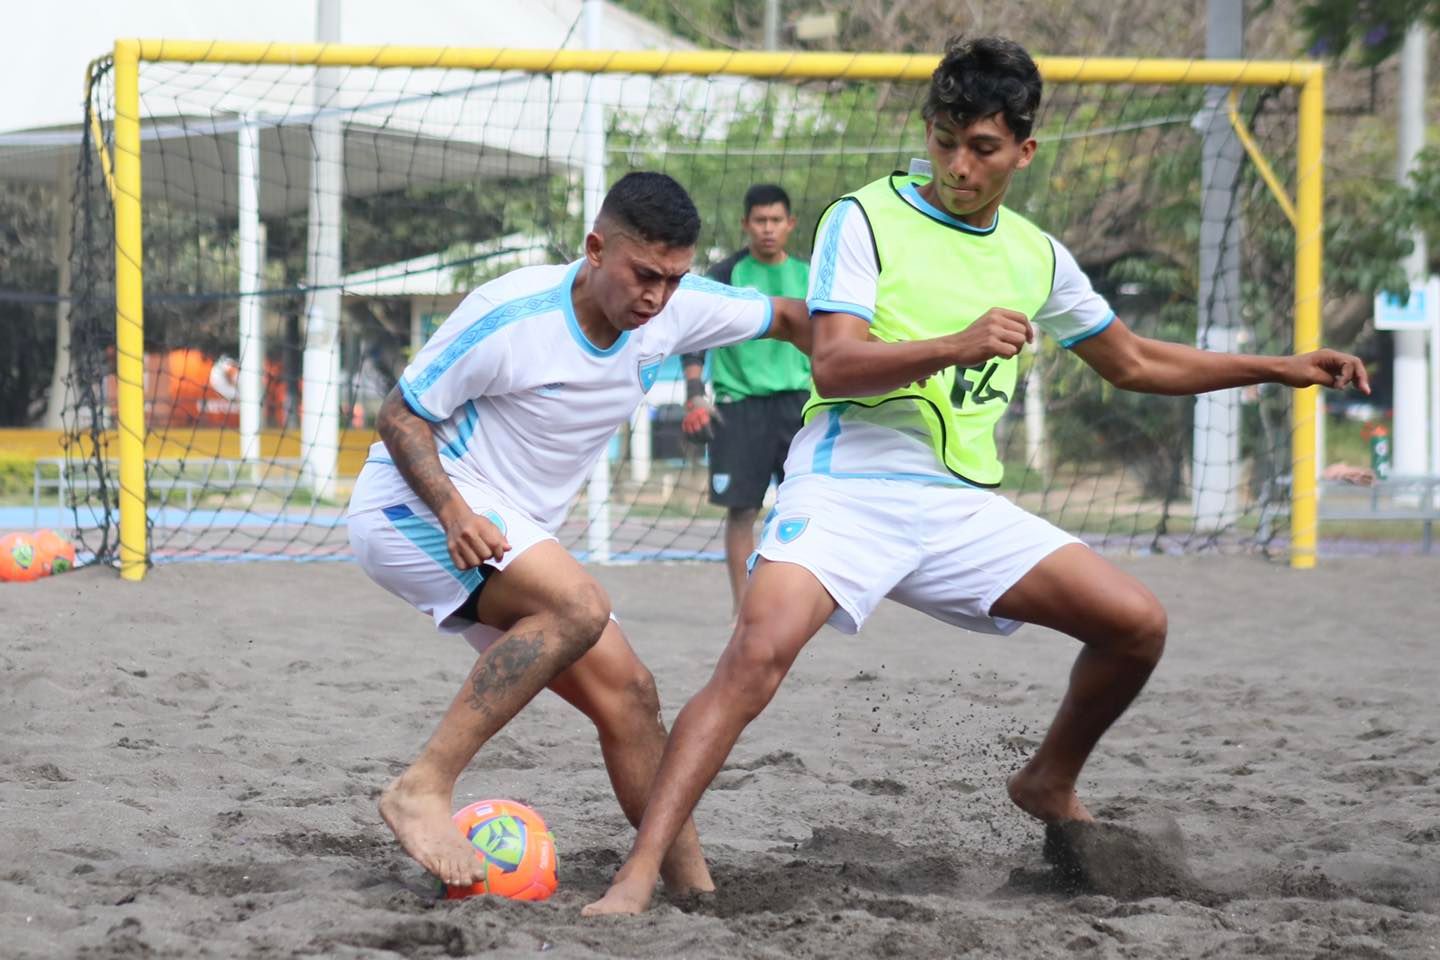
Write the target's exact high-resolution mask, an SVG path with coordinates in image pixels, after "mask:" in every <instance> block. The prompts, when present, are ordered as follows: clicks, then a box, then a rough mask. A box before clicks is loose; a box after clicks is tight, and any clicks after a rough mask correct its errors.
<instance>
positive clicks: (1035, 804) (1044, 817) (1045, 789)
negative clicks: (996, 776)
mask: <svg viewBox="0 0 1440 960" xmlns="http://www.w3.org/2000/svg"><path fill="white" fill-rule="evenodd" d="M1005 787H1006V789H1007V790H1008V791H1009V793H1010V799H1011V801H1013V802H1014V804H1015V806H1017V807H1019V808H1020V809H1021V810H1024V811H1025V812H1026V813H1028V814H1030V816H1032V817H1034V818H1035V819H1036V820H1039V821H1041V822H1042V823H1064V822H1066V821H1070V820H1078V821H1080V822H1082V823H1094V822H1095V818H1094V817H1093V816H1091V815H1090V811H1089V810H1086V809H1085V805H1084V804H1083V803H1081V802H1080V798H1079V797H1077V796H1075V787H1074V785H1073V784H1070V783H1057V782H1054V781H1050V780H1047V779H1046V778H1045V777H1043V776H1041V775H1039V774H1037V773H1035V772H1034V771H1033V770H1031V769H1030V766H1029V765H1028V764H1027V765H1026V766H1025V767H1024V768H1022V769H1021V770H1020V772H1019V773H1017V774H1015V775H1014V776H1013V777H1011V778H1010V779H1009V780H1008V781H1006V783H1005Z"/></svg>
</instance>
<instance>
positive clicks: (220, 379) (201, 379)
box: [146, 347, 240, 427]
mask: <svg viewBox="0 0 1440 960" xmlns="http://www.w3.org/2000/svg"><path fill="white" fill-rule="evenodd" d="M146 359H147V360H148V359H149V358H148V357H147V358H146ZM146 366H147V367H148V366H149V364H148V363H147V364H146ZM155 373H156V379H155V389H154V392H153V394H152V396H153V397H154V400H153V401H152V402H151V406H150V422H151V424H152V425H155V426H159V425H162V424H164V425H169V426H189V425H198V426H206V427H234V426H238V425H239V423H240V409H239V407H238V406H237V405H236V404H235V379H236V377H237V376H238V374H239V369H238V368H237V366H236V364H235V361H233V360H230V359H229V358H221V360H219V361H218V362H217V361H216V359H215V358H213V357H211V356H210V355H208V354H206V353H204V352H203V351H200V350H195V349H192V348H190V347H179V348H177V349H175V350H171V351H170V352H169V353H167V354H165V355H164V357H162V358H161V360H160V363H159V365H158V369H157V370H156V371H155Z"/></svg>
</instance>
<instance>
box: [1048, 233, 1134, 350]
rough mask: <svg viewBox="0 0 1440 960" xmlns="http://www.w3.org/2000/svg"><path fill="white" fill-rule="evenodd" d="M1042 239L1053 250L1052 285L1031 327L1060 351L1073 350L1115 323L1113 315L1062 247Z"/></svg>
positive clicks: (1072, 258)
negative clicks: (1047, 297) (1049, 337)
mask: <svg viewBox="0 0 1440 960" xmlns="http://www.w3.org/2000/svg"><path fill="white" fill-rule="evenodd" d="M1046 236H1047V237H1049V239H1050V246H1051V247H1053V248H1054V249H1055V282H1054V283H1053V284H1051V286H1050V297H1049V299H1047V300H1046V301H1045V305H1044V306H1042V307H1041V308H1040V310H1039V312H1038V313H1036V314H1035V326H1037V327H1039V328H1040V329H1041V330H1044V331H1045V333H1047V334H1049V335H1050V336H1051V337H1054V338H1055V339H1056V340H1058V341H1059V342H1060V345H1061V346H1062V347H1073V346H1075V345H1076V344H1077V343H1081V342H1083V341H1085V340H1088V339H1090V338H1091V337H1093V336H1095V335H1096V334H1098V333H1101V332H1103V331H1104V330H1105V328H1106V327H1108V326H1110V324H1111V323H1113V322H1114V321H1115V311H1114V310H1111V309H1110V304H1109V303H1107V302H1106V300H1105V298H1104V297H1102V296H1101V295H1100V294H1098V293H1096V292H1095V288H1094V287H1093V286H1092V285H1091V283H1090V278H1089V277H1088V276H1086V275H1085V271H1084V270H1081V269H1080V264H1078V263H1076V262H1075V257H1074V255H1073V254H1071V253H1070V251H1069V250H1067V249H1066V248H1065V244H1063V243H1061V242H1060V241H1059V240H1056V239H1055V238H1054V237H1050V235H1049V234H1046Z"/></svg>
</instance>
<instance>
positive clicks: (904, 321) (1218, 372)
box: [586, 38, 1369, 914]
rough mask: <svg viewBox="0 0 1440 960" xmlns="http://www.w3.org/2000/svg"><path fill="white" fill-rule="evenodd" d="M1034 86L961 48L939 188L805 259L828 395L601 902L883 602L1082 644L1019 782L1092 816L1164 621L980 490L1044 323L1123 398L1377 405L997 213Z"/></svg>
mask: <svg viewBox="0 0 1440 960" xmlns="http://www.w3.org/2000/svg"><path fill="white" fill-rule="evenodd" d="M1040 92H1041V82H1040V74H1039V71H1038V70H1037V69H1036V67H1035V63H1034V61H1033V60H1031V58H1030V56H1029V54H1027V53H1026V52H1025V50H1024V49H1022V48H1021V47H1020V46H1018V45H1017V44H1015V43H1012V42H1010V41H1008V40H1004V39H1000V38H982V39H978V40H963V39H961V38H955V39H953V40H952V41H951V42H950V43H949V44H948V45H947V48H946V52H945V56H944V58H943V60H942V61H941V63H940V66H939V67H938V68H937V69H936V71H935V73H934V75H933V77H932V79H931V84H930V91H929V95H928V98H927V100H926V103H925V107H924V117H925V141H926V150H927V152H928V153H929V156H930V163H931V169H932V170H933V173H934V178H933V179H930V178H929V177H917V176H905V175H896V176H892V177H887V178H885V179H883V180H880V181H877V182H875V183H872V184H870V185H868V186H865V187H862V188H861V189H859V190H857V191H855V192H854V193H852V194H850V195H849V196H848V197H847V198H844V199H842V200H841V201H839V202H837V203H836V204H835V205H834V206H832V208H831V209H830V210H829V211H828V212H827V215H826V217H825V219H824V221H823V222H822V224H821V228H820V231H819V236H818V239H817V243H816V254H815V258H814V260H813V262H812V263H811V283H810V296H809V306H810V311H811V314H812V317H813V319H814V323H815V329H814V351H813V353H812V358H811V363H812V367H813V372H814V381H815V392H814V394H813V395H812V397H811V400H810V403H809V404H808V406H807V422H806V425H805V426H804V427H803V428H802V429H801V431H800V433H799V434H797V435H796V438H795V442H794V444H793V445H792V446H791V449H790V456H789V459H788V460H787V461H786V464H785V475H786V478H785V482H784V483H783V484H782V485H781V487H780V493H779V499H778V501H777V503H776V509H775V516H774V518H773V519H772V520H771V521H770V522H769V523H767V525H766V529H765V532H764V533H763V534H762V536H761V544H760V551H759V553H760V557H761V558H762V559H761V560H760V562H759V563H758V565H757V567H756V569H755V571H754V573H753V575H752V577H751V581H750V586H749V589H748V590H747V591H746V593H745V601H744V604H743V606H742V607H741V611H740V618H739V621H738V623H737V625H736V628H735V633H734V635H733V636H732V637H731V640H730V644H729V646H728V647H727V648H726V649H725V652H724V654H723V655H722V656H721V658H720V662H719V664H718V665H717V666H716V668H715V673H714V675H713V676H712V677H711V679H710V681H709V683H707V684H706V686H705V687H704V688H703V689H702V690H701V691H700V692H699V693H698V694H696V695H695V697H694V698H692V699H691V700H690V702H689V703H688V704H687V705H686V706H685V708H684V709H683V710H682V711H681V712H680V715H679V717H678V718H677V719H676V721H675V726H674V729H673V731H672V732H671V734H670V741H669V743H668V745H667V746H666V750H665V757H664V760H663V761H662V763H661V766H660V771H659V772H658V773H657V774H656V777H655V781H654V786H653V787H652V789H651V793H650V799H649V802H648V804H647V805H646V808H645V816H644V818H643V820H642V822H641V826H640V831H639V834H638V835H637V837H636V839H635V845H634V847H633V848H632V850H631V853H630V857H629V859H628V860H627V861H626V863H625V864H624V866H622V867H621V869H620V871H619V873H618V874H617V875H616V877H615V881H614V883H613V884H612V886H611V888H610V890H609V892H608V893H606V895H605V896H604V897H603V898H602V899H601V900H599V901H597V902H596V903H594V904H591V905H590V906H589V907H587V908H586V912H587V913H589V914H600V913H633V912H638V911H640V910H643V909H645V907H646V906H647V905H648V903H649V900H650V896H651V892H652V890H653V889H654V885H655V880H656V877H657V875H658V874H657V871H658V867H659V864H660V862H661V857H662V856H663V855H664V852H665V850H666V849H667V847H668V846H669V845H670V842H671V840H672V839H673V838H674V837H675V836H676V835H677V833H678V831H679V830H680V829H681V826H682V825H683V824H684V823H685V822H686V820H687V818H688V817H689V815H690V812H691V810H692V809H693V808H694V806H695V804H696V802H697V801H698V800H699V799H700V795H701V794H702V793H703V792H704V790H705V788H706V786H707V785H708V784H709V783H710V781H711V779H713V778H714V776H715V774H716V773H717V772H718V771H719V770H720V768H721V765H722V764H723V763H724V761H725V758H726V756H727V755H728V754H729V752H730V749H731V748H732V747H733V746H734V744H735V741H736V740H737V739H738V738H739V736H740V733H741V731H743V730H744V728H745V726H746V725H747V724H748V723H749V722H750V721H751V720H753V719H754V718H755V717H756V716H758V715H759V714H760V712H761V711H762V710H763V709H764V708H765V706H766V705H767V704H768V703H769V702H770V699H771V697H773V696H774V694H775V691H776V690H777V689H778V688H779V686H780V682H781V681H782V680H783V679H784V677H785V674H786V672H787V671H788V670H789V669H790V665H791V664H792V663H793V662H794V660H795V657H796V656H797V655H798V654H799V652H800V650H801V648H802V647H804V645H805V644H806V643H807V642H809V640H810V638H811V637H812V636H813V635H814V634H815V632H816V631H817V630H819V628H820V626H821V625H822V624H824V623H825V622H827V621H829V622H830V623H832V624H833V625H835V626H836V627H838V628H839V629H841V630H844V631H847V632H851V633H853V632H855V631H857V630H858V629H859V628H860V626H861V624H862V623H863V622H864V620H865V618H866V617H867V616H868V615H869V614H870V612H871V611H872V610H874V608H875V606H876V605H877V604H878V603H879V602H880V599H881V598H882V597H885V596H889V597H890V598H892V599H894V600H897V601H899V602H900V603H903V604H906V605H907V606H911V607H914V608H916V609H918V610H921V611H923V612H925V613H928V614H929V615H930V616H932V617H935V618H936V619H939V620H942V621H944V622H947V623H952V624H956V625H959V626H963V627H965V628H966V629H969V630H977V631H982V632H988V633H998V634H1009V633H1011V632H1013V631H1014V630H1016V629H1018V628H1019V627H1020V625H1021V624H1024V623H1036V624H1040V625H1042V626H1046V627H1050V628H1051V629H1054V630H1058V631H1061V632H1064V633H1067V634H1069V635H1070V636H1072V637H1074V638H1076V639H1077V640H1079V641H1080V642H1081V643H1082V644H1083V645H1084V646H1083V647H1082V649H1081V651H1080V654H1079V657H1078V658H1077V659H1076V661H1075V665H1074V668H1073V669H1072V671H1071V674H1070V685H1069V689H1068V690H1067V691H1066V693H1065V696H1064V699H1063V700H1062V702H1061V704H1060V709H1059V712H1058V713H1057V715H1056V717H1055V719H1054V721H1053V722H1052V724H1051V726H1050V729H1049V731H1048V732H1047V733H1046V735H1045V738H1044V740H1043V741H1042V742H1041V744H1040V746H1039V747H1038V748H1037V749H1036V751H1035V754H1034V756H1032V757H1031V758H1030V760H1029V761H1028V762H1027V763H1026V764H1025V766H1024V767H1023V768H1022V769H1021V770H1020V772H1019V773H1017V774H1015V775H1014V776H1013V777H1011V778H1010V781H1009V784H1008V788H1009V794H1010V798H1011V799H1012V800H1013V801H1014V803H1015V804H1016V805H1017V806H1018V807H1019V808H1020V809H1021V810H1023V811H1025V812H1026V813H1028V814H1030V815H1031V816H1033V817H1036V818H1037V819H1039V820H1042V821H1044V822H1047V823H1056V822H1061V821H1066V820H1090V819H1091V816H1090V813H1089V812H1088V811H1087V810H1086V809H1085V807H1084V805H1083V804H1081V802H1080V800H1079V798H1078V797H1077V796H1076V794H1075V784H1076V781H1077V779H1078V778H1079V776H1080V771H1081V769H1082V768H1083V767H1084V765H1085V761H1086V759H1087V758H1088V757H1089V755H1090V752H1091V751H1092V750H1093V749H1094V747H1095V745H1096V743H1097V742H1098V741H1099V739H1100V737H1101V736H1102V735H1103V734H1104V733H1105V731H1106V730H1107V729H1109V727H1110V726H1111V724H1113V723H1114V722H1115V721H1116V720H1117V719H1118V718H1119V717H1120V715H1121V714H1122V713H1123V712H1124V711H1125V709H1126V708H1127V707H1128V706H1129V705H1130V702H1131V701H1132V700H1134V698H1135V697H1136V695H1137V694H1139V692H1140V690H1141V688H1142V687H1143V686H1144V685H1145V681H1146V680H1147V678H1148V677H1149V676H1150V672H1151V671H1152V670H1153V669H1154V668H1155V665H1156V664H1157V663H1158V662H1159V659H1160V654H1161V651H1162V650H1163V649H1164V646H1165V634H1166V617H1165V610H1164V608H1163V607H1161V605H1160V603H1159V601H1158V600H1157V599H1156V598H1155V596H1154V595H1153V594H1151V593H1150V591H1149V590H1147V589H1146V588H1145V587H1144V586H1143V585H1142V584H1141V583H1139V582H1138V581H1137V580H1135V579H1134V578H1133V577H1131V576H1129V575H1128V574H1126V573H1124V572H1122V571H1121V570H1119V569H1117V568H1116V567H1114V566H1113V565H1111V564H1110V563H1109V562H1108V561H1107V560H1105V559H1104V558H1102V557H1100V556H1099V555H1098V554H1096V553H1094V552H1093V551H1091V550H1090V549H1089V548H1088V547H1086V546H1084V545H1083V544H1081V543H1079V542H1078V541H1077V540H1075V539H1074V538H1073V537H1071V536H1069V535H1068V534H1066V533H1064V532H1062V531H1060V530H1058V529H1056V528H1055V527H1053V526H1051V525H1050V524H1049V523H1047V522H1045V521H1044V520H1041V519H1039V518H1038V517H1034V516H1031V515H1030V514H1028V513H1026V512H1025V511H1023V510H1021V509H1020V508H1018V507H1016V506H1015V505H1013V504H1012V503H1010V502H1009V501H1008V500H1005V499H1003V498H1001V497H999V496H997V495H996V494H994V493H992V492H991V491H990V490H989V489H987V488H989V487H993V486H995V485H996V484H997V483H999V481H1000V478H1001V464H1000V461H999V459H998V457H997V456H996V454H995V447H994V441H993V436H992V435H993V429H994V425H995V422H996V420H997V419H998V418H999V417H1000V414H1001V412H1002V411H1003V409H1004V407H1005V405H1006V404H1007V403H1008V402H1009V400H1010V397H1011V394H1012V392H1013V387H1014V383H1015V369H1016V357H1017V356H1018V355H1019V353H1020V351H1021V350H1022V349H1023V348H1024V346H1025V344H1026V343H1028V342H1031V341H1032V340H1033V339H1034V331H1035V328H1036V327H1039V328H1040V329H1041V330H1043V331H1045V332H1046V333H1048V334H1049V335H1051V336H1054V337H1056V338H1058V339H1059V340H1060V341H1061V343H1062V344H1064V345H1065V346H1067V347H1069V348H1070V349H1072V350H1074V352H1075V353H1076V354H1077V355H1078V356H1079V357H1080V358H1081V359H1082V360H1084V361H1085V362H1086V363H1087V364H1089V365H1090V366H1091V367H1092V368H1094V369H1095V371H1096V372H1097V373H1099V374H1100V375H1101V376H1102V377H1104V378H1105V379H1106V380H1108V381H1109V382H1111V383H1112V384H1114V385H1116V386H1117V387H1121V388H1124V389H1128V390H1137V391H1141V392H1146V393H1163V394H1177V395H1178V394H1194V393H1200V392H1204V391H1208V390H1218V389H1223V388H1228V387H1238V386H1243V385H1246V384H1255V383H1283V384H1287V385H1289V386H1292V387H1308V386H1312V385H1316V384H1319V385H1324V386H1330V387H1345V386H1348V385H1351V384H1353V385H1355V386H1357V387H1358V388H1359V389H1360V390H1362V391H1364V392H1366V393H1368V392H1369V384H1368V381H1367V379H1366V376H1365V370H1364V367H1363V366H1362V365H1361V363H1360V361H1359V360H1357V359H1356V358H1354V357H1351V356H1347V355H1345V354H1341V353H1337V352H1335V351H1332V350H1319V351H1316V352H1314V353H1309V354H1304V355H1300V356H1294V357H1259V356H1242V355H1238V354H1223V353H1210V352H1206V351H1202V350H1197V349H1195V348H1192V347H1188V346H1182V345H1179V344H1174V343H1166V342H1163V341H1158V340H1151V339H1147V338H1144V337H1140V336H1137V335H1136V334H1134V333H1133V332H1131V331H1130V330H1129V329H1128V328H1127V327H1126V326H1125V324H1124V323H1122V322H1121V321H1119V320H1117V319H1115V317H1114V314H1113V313H1111V312H1110V310H1109V308H1108V307H1107V306H1106V305H1105V302H1104V300H1103V298H1101V297H1100V296H1099V295H1098V294H1097V293H1095V291H1094V290H1093V289H1092V288H1091V286H1090V283H1089V281H1088V280H1087V279H1086V278H1085V275H1084V274H1083V273H1082V272H1081V271H1080V269H1079V267H1078V266H1076V264H1075V261H1074V258H1073V257H1071V256H1070V254H1069V253H1068V252H1067V251H1066V250H1065V248H1064V247H1063V246H1062V245H1061V244H1060V243H1058V242H1057V241H1055V240H1054V239H1053V238H1051V237H1049V236H1047V235H1046V234H1044V233H1043V232H1041V231H1040V230H1039V229H1037V228H1036V227H1034V226H1033V225H1031V224H1030V223H1029V222H1027V221H1026V220H1025V219H1024V218H1022V217H1021V216H1020V215H1019V214H1017V213H1015V212H1014V211H1013V210H1010V209H1007V208H1005V207H1003V206H1002V205H1001V203H1002V200H1003V199H1004V196H1005V192H1006V190H1007V188H1008V187H1009V185H1010V181H1011V179H1012V177H1013V176H1014V174H1015V171H1017V170H1019V169H1021V168H1023V167H1025V166H1027V165H1028V164H1029V163H1030V160H1031V158H1032V157H1033V156H1034V154H1035V149H1036V142H1035V140H1034V139H1033V138H1032V137H1031V136H1030V131H1031V126H1032V124H1033V119H1034V116H1035V111H1036V109H1037V108H1038V106H1039V104H1040Z"/></svg>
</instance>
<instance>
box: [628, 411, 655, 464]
mask: <svg viewBox="0 0 1440 960" xmlns="http://www.w3.org/2000/svg"><path fill="white" fill-rule="evenodd" d="M650 410H651V407H650V400H649V398H646V400H645V401H644V402H642V403H641V404H640V406H638V407H636V408H635V412H634V413H633V414H631V416H630V479H631V480H632V481H634V482H635V483H644V482H645V481H647V480H649V479H650V465H651V463H652V462H653V453H654V448H653V440H652V436H651V430H650Z"/></svg>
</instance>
